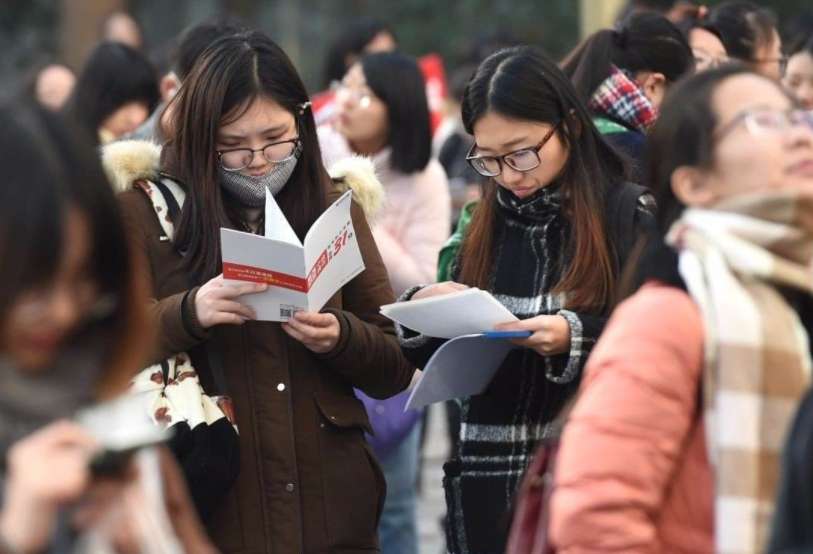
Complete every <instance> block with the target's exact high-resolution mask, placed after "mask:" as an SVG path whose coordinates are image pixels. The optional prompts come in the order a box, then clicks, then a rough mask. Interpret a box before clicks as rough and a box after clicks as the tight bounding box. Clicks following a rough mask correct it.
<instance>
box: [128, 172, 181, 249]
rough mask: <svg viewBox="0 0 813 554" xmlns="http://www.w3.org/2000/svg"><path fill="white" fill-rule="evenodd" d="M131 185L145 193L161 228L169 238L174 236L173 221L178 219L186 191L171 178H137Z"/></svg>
mask: <svg viewBox="0 0 813 554" xmlns="http://www.w3.org/2000/svg"><path fill="white" fill-rule="evenodd" d="M133 185H134V186H135V187H137V188H139V189H141V190H143V191H144V192H145V193H146V195H147V198H149V199H150V202H151V203H152V207H153V209H155V214H156V216H157V217H158V223H160V224H161V229H162V230H163V231H164V233H165V234H166V236H167V237H169V240H172V238H173V237H174V236H175V224H174V223H173V222H174V221H178V218H179V217H180V215H181V209H182V208H183V204H184V200H185V199H186V192H185V191H184V190H183V188H181V186H180V185H179V184H178V183H176V182H175V181H173V180H172V179H156V180H155V181H147V180H146V179H138V180H137V181H135V182H134V183H133Z"/></svg>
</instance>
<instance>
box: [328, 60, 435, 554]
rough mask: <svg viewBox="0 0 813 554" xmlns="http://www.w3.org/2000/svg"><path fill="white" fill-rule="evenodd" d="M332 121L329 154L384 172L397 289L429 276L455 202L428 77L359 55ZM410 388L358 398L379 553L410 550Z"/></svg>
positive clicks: (416, 427) (385, 239) (409, 63)
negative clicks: (369, 426) (370, 456)
mask: <svg viewBox="0 0 813 554" xmlns="http://www.w3.org/2000/svg"><path fill="white" fill-rule="evenodd" d="M335 102H336V114H335V118H334V127H335V129H329V128H320V130H319V131H320V133H319V139H320V141H321V142H322V148H323V149H324V152H325V156H326V157H327V158H337V157H347V156H350V155H352V154H353V153H358V154H363V155H366V156H371V157H372V160H373V163H374V164H375V166H376V170H377V171H378V173H379V175H381V182H382V184H383V185H384V191H385V194H386V202H385V207H384V209H383V211H382V213H381V214H380V216H379V217H378V218H377V219H376V224H375V226H374V227H373V236H374V237H375V241H376V244H377V245H378V249H379V250H380V251H381V257H382V258H383V260H384V265H386V267H387V272H388V273H389V276H390V283H391V284H392V288H393V290H394V291H395V294H396V295H401V294H403V293H404V292H405V291H406V290H407V289H408V288H409V287H411V286H413V285H414V284H415V283H428V282H431V281H434V275H435V267H436V266H437V261H438V253H439V252H440V248H441V246H443V242H444V241H445V240H446V238H447V237H448V235H449V227H450V225H451V221H450V218H451V200H450V197H449V184H448V182H447V179H446V174H445V173H444V171H443V167H442V166H441V165H440V164H439V163H438V161H437V160H435V159H432V157H431V155H432V131H431V129H430V121H429V106H428V105H427V100H426V84H425V83H424V79H423V75H422V74H421V70H420V68H419V67H418V64H417V62H416V61H415V60H414V59H412V58H410V57H409V56H406V55H404V54H395V53H381V54H371V55H365V56H362V57H361V58H360V59H359V61H358V62H357V63H355V64H353V66H352V67H351V68H350V70H349V71H348V72H347V74H346V75H345V76H344V80H343V81H342V84H341V86H340V87H339V89H338V90H337V92H336V98H335ZM407 396H408V393H402V394H401V395H399V396H396V397H394V398H391V399H389V400H385V401H383V402H381V401H375V400H372V399H370V398H368V397H365V396H361V398H362V400H363V401H364V403H365V405H366V406H367V410H368V414H369V415H370V419H371V421H372V423H373V428H374V429H375V431H376V436H375V440H374V441H371V444H372V445H373V447H374V448H375V449H376V454H378V456H379V458H380V459H381V462H382V465H383V467H384V475H386V477H387V502H386V504H385V505H384V513H383V515H382V517H381V525H380V533H381V551H382V553H383V554H416V553H417V552H418V524H417V517H416V507H417V490H416V489H417V482H418V450H419V448H420V435H421V428H422V426H421V425H420V412H418V411H416V410H410V411H408V412H404V405H405V403H406V400H407V398H406V397H407Z"/></svg>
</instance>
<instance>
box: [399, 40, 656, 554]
mask: <svg viewBox="0 0 813 554" xmlns="http://www.w3.org/2000/svg"><path fill="white" fill-rule="evenodd" d="M463 121H464V124H465V126H466V130H467V131H468V132H469V133H471V134H472V135H473V136H474V139H475V145H474V146H473V148H472V150H471V152H470V154H469V161H470V163H471V165H472V166H473V167H474V169H475V170H477V171H478V172H479V173H480V174H481V175H483V176H484V177H486V181H485V182H484V186H483V196H482V200H481V202H480V204H479V205H478V207H477V209H476V211H475V212H474V216H473V220H472V222H471V226H470V228H469V229H468V231H467V233H466V236H465V238H464V242H463V244H462V247H461V250H460V254H459V256H458V259H457V260H456V262H455V264H454V265H453V271H452V278H453V280H454V282H447V283H440V284H437V285H430V286H426V287H414V288H413V289H411V290H409V291H408V292H407V293H406V294H405V295H404V296H403V297H402V300H403V301H408V300H415V299H421V298H429V297H432V296H436V295H443V294H448V293H454V292H456V291H459V290H464V289H466V288H468V287H478V288H480V289H483V290H487V291H488V292H490V293H491V294H493V295H494V296H495V297H496V298H497V300H499V301H500V302H501V303H502V304H503V305H505V306H506V307H507V308H508V309H509V310H510V311H511V312H512V313H513V314H514V315H515V316H516V317H518V318H519V319H520V321H519V322H518V323H514V324H509V325H505V326H501V327H500V330H506V331H508V330H527V331H531V332H532V335H531V336H530V337H529V338H526V339H515V342H516V344H517V346H519V348H516V349H514V350H513V351H512V352H511V353H510V354H509V356H508V357H507V358H506V360H505V362H504V363H503V365H502V367H501V368H500V370H499V371H498V372H497V375H496V377H495V378H494V379H493V381H492V382H491V384H490V386H489V388H488V389H487V390H486V392H485V393H483V394H481V395H478V396H474V397H470V398H464V399H463V400H462V430H461V437H460V439H461V443H460V456H459V457H458V458H456V459H454V460H452V461H450V462H448V463H447V464H446V465H445V468H444V470H445V473H446V477H445V479H444V486H445V488H446V499H447V508H448V523H449V524H448V531H447V542H448V549H449V552H453V553H465V552H477V553H498V552H502V551H503V550H504V547H505V539H506V533H505V530H504V527H505V526H503V525H501V524H500V522H501V521H503V520H504V519H505V518H506V511H507V508H508V506H509V501H510V499H511V497H512V495H513V493H514V492H515V490H516V488H517V487H518V485H519V483H520V480H521V479H522V475H523V473H524V471H525V468H526V466H527V464H528V463H529V462H530V460H531V456H532V455H533V453H534V451H535V448H536V446H537V444H538V442H539V441H540V440H542V439H544V438H546V437H549V436H551V435H552V434H554V433H557V432H558V427H557V424H556V422H555V418H556V416H557V414H558V413H559V411H560V410H561V409H562V407H563V406H564V405H565V403H566V402H567V401H568V400H569V399H570V398H571V397H572V396H573V394H574V393H575V391H576V389H577V387H578V385H579V379H580V375H581V369H582V367H583V366H584V363H585V360H586V359H587V356H588V354H589V353H590V350H591V348H592V346H593V344H594V343H595V341H596V339H597V337H598V336H599V334H600V333H601V330H602V328H603V327H604V324H605V322H606V317H607V315H608V312H609V309H610V306H611V304H612V301H613V291H614V290H615V285H616V280H617V277H618V273H619V269H620V268H621V267H622V265H623V263H624V261H625V259H626V257H627V255H628V253H629V251H630V249H631V246H632V243H633V242H634V239H635V236H636V234H637V233H638V229H639V227H641V225H642V224H643V223H644V221H645V220H647V219H650V218H651V216H650V215H649V212H648V211H647V207H646V204H647V202H648V201H650V198H649V196H648V195H647V194H645V189H643V188H642V187H638V186H636V185H632V184H631V183H628V182H626V180H625V179H626V175H627V163H626V160H625V159H624V158H623V157H622V156H621V155H620V154H619V153H617V152H616V151H615V150H614V149H613V148H612V147H611V146H610V145H609V144H608V143H607V142H605V140H604V139H603V138H602V137H601V135H600V134H599V133H598V131H597V130H596V128H595V127H594V125H593V124H592V123H591V120H590V115H589V114H588V113H587V112H586V111H585V109H584V108H583V107H582V105H581V103H580V102H579V100H578V97H577V96H576V93H575V91H574V89H573V86H572V85H571V84H570V82H569V81H568V79H567V78H566V77H565V75H564V74H563V73H562V72H561V70H559V69H558V68H557V67H556V65H555V64H554V63H553V62H552V61H550V60H548V59H547V58H546V57H545V56H544V55H543V54H541V53H540V52H538V51H537V50H535V49H533V48H530V47H520V48H514V49H509V50H503V51H501V52H498V53H496V54H494V55H492V56H491V57H489V58H488V59H486V60H485V61H484V62H483V63H482V64H481V65H480V67H479V68H478V69H477V71H476V72H475V73H474V75H473V76H472V78H471V80H470V82H469V84H468V86H467V88H466V92H465V94H464V97H463ZM399 338H400V340H401V344H402V347H403V349H404V352H405V353H406V355H407V357H408V358H409V359H410V360H411V361H413V362H414V363H415V364H416V365H417V366H418V367H424V365H425V364H426V362H427V361H428V359H429V358H430V357H431V355H432V354H433V353H434V352H435V351H436V350H437V349H438V348H439V347H440V345H441V344H442V341H441V340H439V339H432V338H429V337H425V336H421V335H416V334H415V333H413V332H411V331H410V330H408V329H405V328H402V327H399Z"/></svg>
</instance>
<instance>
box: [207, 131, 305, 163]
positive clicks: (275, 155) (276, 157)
mask: <svg viewBox="0 0 813 554" xmlns="http://www.w3.org/2000/svg"><path fill="white" fill-rule="evenodd" d="M301 149H302V141H301V140H299V137H294V138H291V139H288V140H281V141H279V142H272V143H270V144H266V145H265V146H263V147H262V148H257V149H256V150H254V149H251V148H230V149H228V150H218V151H217V158H218V160H219V161H220V166H221V167H222V168H223V169H225V170H226V171H240V170H241V169H245V168H247V167H248V166H250V165H251V162H252V160H253V159H254V154H255V153H257V152H262V155H263V158H265V161H267V162H268V163H272V164H278V163H281V162H284V161H287V160H289V159H291V158H292V157H293V156H294V155H295V154H296V153H297V151H300V150H301Z"/></svg>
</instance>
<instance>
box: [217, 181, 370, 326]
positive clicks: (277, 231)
mask: <svg viewBox="0 0 813 554" xmlns="http://www.w3.org/2000/svg"><path fill="white" fill-rule="evenodd" d="M352 201H353V193H352V191H347V192H346V193H345V194H344V195H343V196H342V197H341V198H339V199H338V200H336V202H335V203H334V204H333V205H332V206H331V207H329V208H328V209H327V210H325V212H324V213H323V214H322V215H321V216H320V217H319V219H317V220H316V222H315V223H314V224H313V226H312V227H311V228H310V230H309V231H308V234H307V235H306V236H305V241H304V244H303V242H301V241H300V240H299V238H298V237H297V236H296V233H294V230H293V229H292V228H291V225H290V223H288V220H287V219H286V218H285V215H284V214H283V213H282V210H281V209H280V207H279V205H278V204H277V202H276V201H275V200H274V197H273V196H272V195H271V194H270V193H269V192H268V191H266V198H265V236H260V235H252V234H251V233H243V232H240V231H235V230H233V229H221V230H220V241H221V246H222V251H223V277H224V279H225V280H226V283H227V284H229V283H239V282H246V281H248V282H252V283H266V284H268V285H270V286H269V288H268V290H267V291H265V292H262V293H258V294H249V295H245V296H242V297H240V299H239V300H240V302H242V303H244V304H246V305H247V306H249V307H251V308H253V309H254V311H255V312H257V319H258V320H259V321H287V320H288V319H290V318H291V317H292V316H293V315H294V313H296V312H298V311H307V312H318V311H319V310H321V309H322V308H323V307H324V305H325V304H326V303H327V301H328V300H330V298H331V297H332V296H333V295H334V294H336V292H337V291H338V290H339V289H341V288H342V287H343V286H344V285H345V284H346V283H348V282H349V281H350V280H351V279H353V278H354V277H355V276H356V275H358V274H359V273H361V272H362V271H364V260H363V259H362V257H361V251H360V250H359V245H358V240H357V238H356V232H355V230H354V229H353V220H352V218H351V216H350V205H351V203H352Z"/></svg>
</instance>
